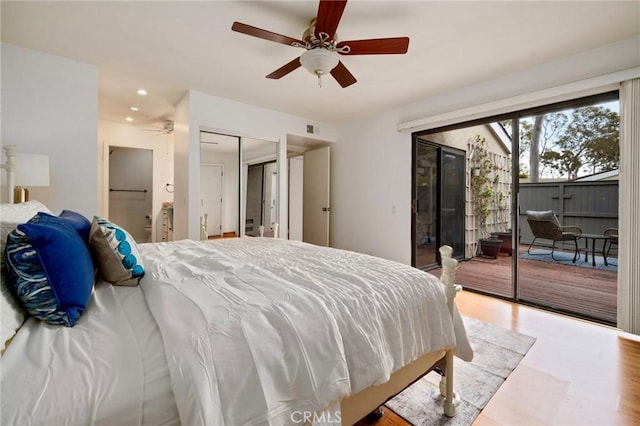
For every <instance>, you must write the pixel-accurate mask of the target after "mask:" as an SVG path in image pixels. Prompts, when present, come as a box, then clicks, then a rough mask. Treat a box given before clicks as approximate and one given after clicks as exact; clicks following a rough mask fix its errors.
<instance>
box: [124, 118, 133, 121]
mask: <svg viewBox="0 0 640 426" xmlns="http://www.w3.org/2000/svg"><path fill="white" fill-rule="evenodd" d="M125 120H127V121H133V118H131V117H127V118H125Z"/></svg>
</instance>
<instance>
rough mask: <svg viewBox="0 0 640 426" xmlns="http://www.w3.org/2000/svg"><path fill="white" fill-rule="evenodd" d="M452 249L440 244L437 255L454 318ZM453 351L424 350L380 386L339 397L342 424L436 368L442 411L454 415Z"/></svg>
mask: <svg viewBox="0 0 640 426" xmlns="http://www.w3.org/2000/svg"><path fill="white" fill-rule="evenodd" d="M452 252H453V249H452V248H451V247H449V246H442V247H440V256H441V258H442V275H441V278H440V279H441V280H442V282H443V283H444V285H445V295H446V297H447V305H448V307H449V312H450V313H451V318H452V319H454V312H455V311H454V309H455V305H454V303H455V302H454V299H455V297H456V293H457V292H458V291H460V290H461V289H462V287H461V286H459V285H456V284H455V272H456V269H457V267H458V261H457V260H455V259H452V258H451V254H452ZM454 351H455V348H449V349H447V350H442V351H437V352H431V353H428V354H425V355H423V356H422V357H421V358H418V359H417V360H415V361H413V362H412V363H410V364H407V365H406V366H404V367H403V368H401V369H400V370H398V371H396V372H395V373H393V374H392V375H391V378H390V379H389V381H388V382H386V383H383V384H382V385H379V386H372V387H369V388H367V389H364V390H362V391H360V392H358V393H357V394H355V395H351V396H349V397H348V398H346V399H344V400H342V401H341V402H340V410H341V420H342V424H343V425H353V424H354V423H356V422H358V421H359V420H361V419H362V418H364V417H365V416H366V415H368V414H369V413H373V412H375V411H376V410H377V409H378V408H379V407H380V406H381V405H383V404H384V403H385V402H386V401H388V400H389V399H391V398H393V397H394V396H395V395H397V394H398V393H400V392H401V391H402V390H404V389H405V388H407V387H408V386H410V385H411V384H412V383H414V382H415V381H416V380H418V379H420V378H421V377H422V376H424V375H425V374H427V373H429V372H430V371H433V370H435V369H436V368H438V369H439V370H441V371H443V372H444V373H445V375H443V376H442V379H441V381H440V394H441V395H442V396H443V397H444V398H445V399H444V401H443V405H444V413H445V415H446V416H447V417H453V416H455V415H456V407H457V406H458V404H459V403H460V398H459V397H458V395H457V394H456V393H455V392H454V391H453V353H454Z"/></svg>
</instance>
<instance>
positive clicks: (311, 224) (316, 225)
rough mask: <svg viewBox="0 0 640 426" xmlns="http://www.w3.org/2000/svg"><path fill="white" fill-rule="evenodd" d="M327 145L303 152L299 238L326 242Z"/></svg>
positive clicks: (327, 204)
mask: <svg viewBox="0 0 640 426" xmlns="http://www.w3.org/2000/svg"><path fill="white" fill-rule="evenodd" d="M329 160H330V150H329V147H325V148H320V149H314V150H312V151H307V152H305V153H304V166H303V168H304V171H303V173H304V179H303V225H302V227H303V231H302V241H304V242H307V243H311V244H316V245H319V246H328V245H329V216H330V211H331V209H330V205H329V187H330V182H331V174H330V165H329Z"/></svg>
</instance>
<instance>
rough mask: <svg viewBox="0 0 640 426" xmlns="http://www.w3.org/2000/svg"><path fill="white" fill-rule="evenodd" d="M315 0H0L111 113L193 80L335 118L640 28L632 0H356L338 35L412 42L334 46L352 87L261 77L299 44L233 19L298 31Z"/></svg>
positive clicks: (14, 34)
mask: <svg viewBox="0 0 640 426" xmlns="http://www.w3.org/2000/svg"><path fill="white" fill-rule="evenodd" d="M317 5H318V3H317V1H316V0H313V1H275V2H273V1H253V2H248V1H200V2H186V1H177V2H167V1H163V2H141V1H128V2H127V1H125V2H75V1H74V2H25V1H19V2H11V1H2V4H1V7H2V10H1V13H2V41H4V42H8V43H12V44H16V45H19V46H23V47H28V48H33V49H37V50H40V51H44V52H48V53H52V54H55V55H59V56H63V57H67V58H72V59H75V60H78V61H81V62H85V63H90V64H95V65H97V66H98V67H99V115H100V118H101V119H105V120H114V121H123V119H124V117H125V116H127V115H131V116H133V117H134V118H135V120H136V121H135V123H139V124H141V125H148V124H149V123H154V122H160V121H162V120H163V119H170V118H172V114H173V105H174V104H175V103H176V102H177V101H178V100H179V99H180V98H181V96H182V95H183V94H184V93H185V91H186V90H188V89H193V90H197V91H199V92H203V93H208V94H211V95H215V96H219V97H223V98H228V99H233V100H237V101H240V102H244V103H249V104H253V105H258V106H263V107H267V108H271V109H274V110H279V111H283V112H287V113H290V114H293V115H298V116H303V117H307V118H310V119H314V120H318V121H321V122H322V121H327V122H337V123H339V122H345V121H350V120H354V119H357V118H359V117H362V116H365V115H368V114H371V113H375V112H379V111H381V110H385V109H389V108H393V107H397V106H402V105H406V104H409V103H412V102H416V101H419V100H424V99H427V98H429V97H431V96H435V95H439V94H443V93H446V92H449V91H452V90H455V89H458V88H460V87H464V86H468V85H472V84H475V83H479V82H482V81H485V80H489V79H493V78H497V77H499V76H501V75H506V74H510V73H513V72H517V71H521V70H524V69H527V68H530V67H533V66H536V65H540V64H543V63H546V62H550V61H553V60H556V59H559V58H562V57H565V56H567V55H571V54H574V53H578V52H582V51H587V50H590V49H594V48H596V47H599V46H603V45H606V44H609V43H612V42H615V41H617V40H621V39H626V38H629V37H632V36H636V35H638V34H640V2H638V1H630V2H619V1H601V2H577V1H570V2H557V1H553V2H540V1H538V2H525V1H507V2H505V1H502V2H487V1H470V2H458V1H446V2H445V1H440V2H437V1H364V0H361V1H358V0H351V1H350V2H349V3H348V4H347V7H346V9H345V12H344V15H343V17H342V20H341V22H340V25H339V26H338V31H337V33H338V37H339V39H340V40H355V39H365V38H382V37H396V36H408V37H410V39H411V42H410V44H409V52H408V54H406V55H374V56H348V57H342V61H343V63H344V64H345V65H346V66H347V68H348V69H349V70H350V71H351V72H352V74H353V75H354V76H355V77H356V78H357V79H358V83H356V84H354V85H352V86H350V87H348V88H346V89H343V88H341V87H340V86H339V85H338V84H337V83H336V82H335V81H334V80H333V79H332V78H331V77H329V78H326V79H325V81H324V84H323V87H322V88H318V86H317V81H316V78H315V76H313V75H311V74H309V73H308V72H307V71H306V70H304V69H303V68H299V69H297V70H296V71H294V72H292V73H291V74H289V75H287V76H285V77H284V78H282V79H280V80H269V79H266V78H264V76H265V75H267V74H269V73H270V72H272V71H274V70H275V69H277V68H279V67H280V66H282V65H284V64H285V63H287V62H289V61H290V60H292V59H293V58H295V57H296V56H299V55H300V54H301V53H302V50H301V49H298V48H294V47H289V46H285V45H282V44H278V43H273V42H269V41H266V40H261V39H257V38H254V37H249V36H246V35H243V34H239V33H236V32H232V31H231V25H232V23H233V22H234V21H240V22H243V23H246V24H249V25H253V26H256V27H260V28H263V29H267V30H270V31H273V32H276V33H279V34H283V35H287V36H291V37H294V38H301V37H302V32H303V31H304V30H305V28H306V27H307V26H308V23H309V21H310V20H311V18H313V17H314V16H315V14H316V11H317ZM139 87H144V88H145V89H147V91H148V92H149V94H148V95H147V96H146V97H145V98H141V97H139V96H138V95H136V93H135V92H136V89H138V88H139ZM132 105H135V106H138V107H140V111H138V112H137V113H133V112H131V111H130V110H129V107H130V106H132Z"/></svg>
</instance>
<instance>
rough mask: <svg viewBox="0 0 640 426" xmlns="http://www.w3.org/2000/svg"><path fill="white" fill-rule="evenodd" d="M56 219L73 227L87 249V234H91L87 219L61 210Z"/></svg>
mask: <svg viewBox="0 0 640 426" xmlns="http://www.w3.org/2000/svg"><path fill="white" fill-rule="evenodd" d="M58 217H59V218H61V219H64V220H65V221H66V222H67V223H68V224H69V225H71V226H73V227H74V228H75V230H76V231H78V234H80V237H81V238H82V240H83V241H84V242H85V244H86V245H87V247H88V246H89V232H91V222H90V221H89V219H87V218H86V217H84V216H83V215H81V214H80V213H76V212H74V211H71V210H62V213H60V216H58Z"/></svg>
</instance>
